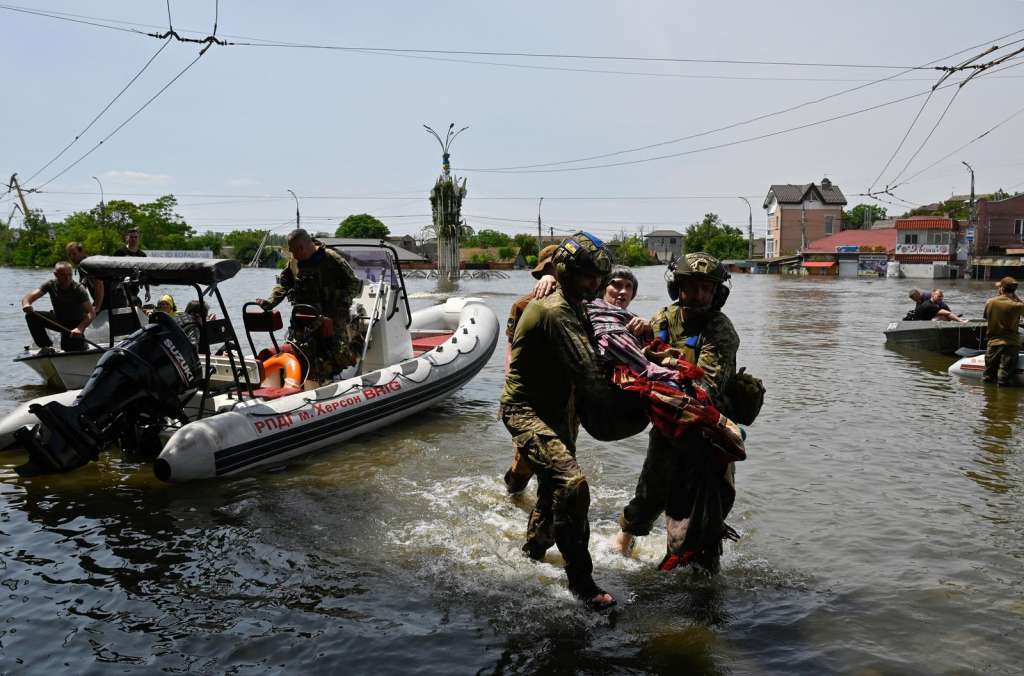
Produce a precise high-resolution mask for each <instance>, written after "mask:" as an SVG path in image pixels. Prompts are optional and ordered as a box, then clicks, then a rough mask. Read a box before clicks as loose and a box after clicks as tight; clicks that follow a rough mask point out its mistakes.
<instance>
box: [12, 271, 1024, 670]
mask: <svg viewBox="0 0 1024 676" xmlns="http://www.w3.org/2000/svg"><path fill="white" fill-rule="evenodd" d="M662 271H663V268H660V267H659V268H644V269H640V270H638V277H639V280H640V295H639V297H638V299H637V300H636V301H635V302H634V304H633V306H632V307H631V309H632V310H634V311H636V312H638V313H639V314H641V315H643V316H650V315H651V314H652V313H653V312H654V310H656V309H657V308H658V307H661V306H662V305H665V304H666V303H667V302H668V299H667V295H666V293H665V287H664V283H663V281H662V277H661V275H662ZM274 274H275V271H270V270H248V269H246V270H243V271H242V273H240V274H239V275H238V277H236V278H235V279H233V280H230V281H229V282H227V283H225V284H223V285H222V286H221V289H222V291H223V293H224V294H225V297H226V299H227V300H228V302H229V303H230V304H232V310H233V311H235V313H236V314H237V308H238V307H240V304H241V302H243V301H245V300H250V299H252V298H254V297H255V296H258V295H265V294H266V293H267V292H269V289H270V287H271V286H272V284H273V277H274ZM48 275H49V273H48V272H47V271H46V270H13V269H0V283H2V285H3V287H4V288H7V289H9V290H10V292H11V293H10V296H11V297H10V298H9V300H8V302H7V303H5V304H4V306H3V308H2V314H0V358H2V359H4V360H7V362H6V363H7V368H5V369H4V374H5V380H6V384H5V385H4V386H3V387H2V388H0V413H6V412H8V411H10V410H11V409H13V408H14V407H15V406H16V405H17V404H18V403H20V402H23V401H25V400H28V399H31V398H33V397H36V396H40V395H42V394H44V392H45V391H44V390H43V389H42V388H41V387H40V386H39V384H38V381H37V376H36V375H35V374H34V373H33V372H31V371H30V370H29V369H28V368H27V367H22V366H20V365H13V364H11V363H10V361H9V360H10V358H12V357H13V356H14V355H15V354H16V353H17V352H19V351H20V350H21V348H22V346H23V345H25V344H27V343H28V342H30V341H29V337H28V333H27V330H26V329H25V325H24V320H23V318H22V312H21V310H20V308H19V303H18V301H19V300H20V297H21V295H22V294H24V293H25V292H26V291H28V290H29V289H30V288H34V286H36V285H37V284H38V283H40V282H42V281H43V280H45V279H46V278H47V277H48ZM511 275H512V276H511V279H508V280H494V281H468V282H463V283H462V284H461V288H460V291H459V294H460V295H478V296H482V297H483V298H485V299H486V301H487V303H488V305H489V306H490V307H491V308H492V309H493V310H494V311H495V313H496V314H497V315H498V317H499V320H500V321H501V322H502V326H504V320H505V317H506V316H507V313H508V309H509V306H510V305H511V303H512V301H513V300H514V299H515V297H516V296H517V295H519V294H520V293H522V292H523V291H525V290H526V289H527V288H528V287H529V286H530V285H531V284H532V281H533V280H532V278H530V277H529V276H528V273H526V272H514V273H511ZM922 282H928V280H870V281H869V280H861V279H843V280H839V279H834V278H830V279H824V278H780V277H777V276H747V275H738V276H736V277H734V280H733V290H732V295H731V297H730V299H729V301H728V303H727V304H726V306H725V312H726V314H728V315H729V316H730V318H731V319H732V321H733V323H734V324H735V326H736V329H737V331H738V333H739V335H740V338H741V341H742V346H741V349H740V355H739V364H740V365H741V366H747V367H748V370H750V371H751V372H752V373H753V374H755V375H757V376H758V377H760V378H762V379H763V380H764V382H765V385H766V386H767V389H768V392H767V398H766V403H765V406H764V409H763V410H762V412H761V416H760V418H759V419H758V420H757V422H756V423H755V424H754V425H753V426H752V427H751V428H750V429H749V438H748V440H747V452H748V460H747V461H746V462H743V463H739V464H738V465H737V487H738V495H737V502H736V507H735V509H734V510H733V513H732V515H731V516H730V518H729V523H730V524H731V525H732V526H734V527H735V528H736V529H737V530H738V531H740V533H741V534H742V537H741V539H740V540H739V542H737V543H729V544H727V547H726V555H725V557H724V560H723V570H722V574H721V575H720V576H718V577H717V578H715V579H713V580H710V581H708V580H703V579H698V578H694V577H692V576H691V575H690V574H689V573H688V572H686V571H683V572H673V573H668V574H666V573H658V572H657V571H656V570H655V566H656V564H657V563H658V561H660V559H661V557H662V555H663V552H664V546H665V532H664V524H663V523H660V524H659V526H658V528H657V529H656V530H655V532H654V533H653V534H652V535H651V536H650V537H647V538H643V539H642V540H641V542H640V544H639V546H638V548H637V551H636V554H635V555H634V557H633V558H632V559H623V558H622V557H620V556H618V555H615V554H613V553H612V552H610V551H609V548H608V546H607V544H606V540H607V539H608V537H610V536H611V535H612V534H614V533H615V532H616V530H617V518H618V514H619V512H620V511H621V509H622V507H623V506H624V505H625V503H626V501H627V500H628V499H629V497H630V495H631V494H632V490H633V487H634V485H635V482H636V478H637V476H638V474H639V471H640V467H641V465H642V462H643V459H644V451H645V448H646V434H642V435H639V436H637V437H634V438H631V439H627V440H625V441H622V442H616V443H599V442H596V441H593V440H592V439H590V438H589V437H588V436H587V435H585V434H584V435H582V438H581V440H580V443H579V459H580V462H581V464H582V466H583V468H584V470H585V471H586V473H587V474H588V476H589V477H590V480H591V486H592V492H593V503H592V506H591V527H592V538H591V550H592V552H593V553H594V560H595V577H596V579H597V580H598V582H599V583H600V584H601V585H602V586H604V587H606V588H607V589H608V590H609V591H611V592H612V593H614V594H615V595H616V596H617V597H618V599H619V606H618V608H617V609H615V610H614V611H612V612H611V613H606V614H597V613H592V612H590V611H587V610H585V609H584V608H583V607H582V606H581V605H579V604H577V603H576V602H574V601H573V600H572V598H571V597H570V595H569V593H568V592H567V591H566V588H565V580H564V575H563V573H562V571H561V565H562V562H561V557H560V556H559V555H558V554H557V551H556V550H554V549H552V551H551V552H550V553H549V554H548V558H547V560H546V561H545V562H544V563H540V564H538V563H534V562H531V561H530V560H528V559H527V558H525V557H524V556H523V555H522V554H521V553H520V551H519V546H520V545H521V543H522V540H523V535H524V531H525V526H526V519H527V511H528V509H529V507H530V506H531V503H532V494H533V493H534V488H533V486H534V485H535V484H531V487H530V489H528V491H527V492H526V494H525V495H526V496H527V497H525V498H522V499H520V500H518V501H516V500H511V499H509V498H508V497H507V496H506V494H505V488H504V484H503V482H502V480H501V475H502V473H503V472H504V470H505V468H506V467H507V465H508V463H509V461H510V459H511V444H510V441H509V437H508V434H507V432H506V431H505V429H504V427H503V426H502V425H501V423H500V422H498V421H497V419H496V413H497V402H498V397H499V394H500V390H501V385H502V375H503V374H502V367H503V361H504V356H505V355H504V342H503V341H502V342H500V343H499V347H498V349H497V350H496V351H495V353H494V355H493V357H492V358H491V360H490V363H489V364H488V366H487V367H486V368H485V369H484V370H483V371H482V372H481V373H480V374H479V375H478V376H477V377H476V378H475V379H473V380H472V381H471V382H470V383H469V384H468V385H466V386H465V387H464V388H463V389H462V390H460V391H459V392H457V393H456V394H455V395H454V396H453V397H451V398H450V399H449V400H448V401H447V402H445V403H444V404H442V405H440V406H438V407H436V408H433V409H430V410H429V411H427V412H425V413H423V414H420V415H416V416H414V417H413V418H411V419H408V420H406V421H405V422H403V423H402V424H401V425H400V426H399V427H397V428H395V429H392V430H387V431H382V432H378V433H373V434H370V435H367V436H363V437H359V438H357V439H355V440H353V441H351V442H348V443H345V444H343V445H341V446H339V447H338V448H335V449H331V450H327V451H324V452H320V453H316V454H313V455H311V456H308V457H306V458H305V459H302V460H299V461H296V462H292V463H290V464H288V465H287V466H285V467H282V468H280V469H277V470H275V471H271V472H256V473H252V474H248V475H243V476H242V477H239V478H230V479H223V480H212V481H204V482H198V483H193V484H186V485H168V484H162V483H160V482H159V481H157V480H156V479H155V478H153V476H152V472H151V470H150V468H149V466H148V465H139V464H134V463H127V462H124V461H122V460H121V459H120V458H119V457H117V456H116V455H107V456H106V457H104V458H103V459H102V461H101V462H100V463H95V464H92V465H90V466H88V467H85V468H83V469H81V470H79V471H77V472H75V473H72V474H68V475H59V476H47V477H39V478H34V479H31V480H26V479H20V478H19V477H18V476H17V475H16V474H15V472H14V469H13V468H14V466H15V465H17V464H20V463H21V462H22V461H23V458H24V456H23V454H22V453H21V452H20V451H5V452H2V453H0V493H2V495H0V584H2V585H3V589H0V591H2V592H3V595H4V597H3V598H4V604H3V608H4V613H3V617H2V619H0V672H4V673H7V672H25V671H27V670H31V671H32V672H34V673H75V674H78V673H91V672H99V671H106V670H118V671H131V670H137V671H139V672H147V673H152V672H156V671H157V670H165V671H185V670H188V671H195V672H200V673H276V672H282V671H289V672H303V673H399V672H400V673H403V674H414V673H424V674H426V673H445V674H463V673H478V672H479V673H537V672H558V673H573V672H578V673H650V672H655V673H657V672H669V671H671V672H673V673H730V674H766V673H778V674H794V673H799V674H823V673H882V674H897V673H898V674H938V673H998V674H1003V673H1013V672H1017V673H1019V669H1020V665H1021V664H1022V663H1024V647H1022V645H1024V640H1022V628H1024V507H1022V504H1024V489H1022V482H1021V480H1022V477H1024V437H1022V435H1021V433H1020V430H1019V427H1020V420H1021V406H1022V401H1024V391H1017V390H1002V389H997V388H995V387H993V386H982V385H981V384H980V382H976V381H975V382H960V381H956V380H954V379H953V378H951V377H950V376H948V375H947V374H946V371H945V369H946V368H947V367H948V366H949V365H950V364H951V363H952V362H953V361H954V360H955V358H954V357H943V356H940V355H931V354H927V353H914V352H896V351H893V350H889V349H887V348H886V347H885V339H884V336H883V335H882V331H883V329H884V328H885V326H886V324H887V323H888V322H889V321H891V320H895V319H899V318H901V317H902V316H903V314H904V313H905V312H906V311H907V310H908V309H909V307H910V302H909V300H908V299H907V297H906V296H907V292H908V291H909V290H910V289H911V288H912V287H913V286H915V283H917V285H918V286H924V284H923V283H922ZM435 285H436V282H434V281H431V280H409V282H408V286H409V290H410V292H411V295H412V301H411V302H412V306H413V309H414V310H415V309H417V308H419V307H423V306H426V305H430V304H433V303H436V302H439V301H440V300H442V299H443V297H444V296H443V295H441V294H438V293H436V292H435V291H434V289H435ZM944 288H945V289H946V301H947V302H948V303H949V304H950V306H951V307H952V308H953V311H954V312H957V313H959V314H961V315H965V316H967V317H970V318H979V317H980V315H981V309H982V306H983V303H984V300H985V299H986V298H988V297H989V296H991V295H992V291H993V289H992V287H991V284H990V283H988V282H964V281H960V282H950V283H948V284H947V285H945V287H944ZM176 299H177V301H178V305H179V306H182V305H184V303H185V302H187V300H188V298H187V297H185V296H184V295H182V296H180V297H178V296H176ZM236 319H237V317H236ZM243 340H244V339H243ZM1013 665H1017V666H1016V667H1015V666H1013Z"/></svg>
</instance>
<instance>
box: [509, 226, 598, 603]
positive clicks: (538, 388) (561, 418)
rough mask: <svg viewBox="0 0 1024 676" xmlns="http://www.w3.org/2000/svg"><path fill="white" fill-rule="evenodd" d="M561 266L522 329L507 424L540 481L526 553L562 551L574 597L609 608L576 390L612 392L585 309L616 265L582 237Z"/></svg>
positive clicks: (566, 245)
mask: <svg viewBox="0 0 1024 676" xmlns="http://www.w3.org/2000/svg"><path fill="white" fill-rule="evenodd" d="M554 262H555V270H556V277H557V280H558V287H559V288H558V289H557V290H556V291H555V292H554V293H553V294H551V295H550V296H547V297H546V298H543V299H541V300H536V301H534V302H532V303H530V304H529V305H528V306H527V307H526V310H525V312H523V316H522V317H521V318H520V320H519V322H518V324H517V326H516V331H515V336H514V338H513V340H512V358H511V362H510V365H509V370H508V374H507V375H506V377H505V389H504V392H503V393H502V395H501V419H502V421H503V422H504V423H505V427H506V428H507V429H508V431H509V433H510V434H511V435H512V439H513V442H514V443H515V445H516V448H517V449H518V450H519V453H520V456H521V458H522V459H523V460H525V462H526V463H527V464H528V466H529V468H530V469H531V470H532V471H533V472H534V473H535V474H536V476H537V504H536V506H535V507H534V509H533V512H532V513H531V514H530V520H529V524H528V526H527V538H526V544H525V545H524V546H523V551H524V552H526V554H527V555H528V556H529V557H530V558H532V559H535V560H541V559H543V558H544V554H545V552H546V551H547V550H548V549H549V548H550V547H551V545H552V544H554V545H557V547H558V550H559V551H560V552H561V553H562V556H563V558H564V559H565V572H566V577H567V578H568V583H569V589H570V591H572V592H573V594H575V595H576V596H577V597H578V598H580V599H581V600H583V601H585V602H586V603H587V604H588V605H590V606H591V607H596V608H602V607H607V606H610V605H612V604H614V603H615V599H614V598H613V597H612V596H611V594H608V593H606V592H604V591H603V590H602V589H601V588H600V587H598V586H597V584H596V583H595V582H594V578H593V575H592V572H593V562H592V561H591V558H590V552H589V551H588V544H589V540H590V524H589V522H588V520H587V519H588V511H589V509H590V487H589V485H588V484H587V478H586V477H585V476H584V474H583V470H582V469H581V468H580V466H579V464H578V463H577V462H576V433H575V426H574V424H573V415H572V410H573V406H572V401H573V397H574V394H575V393H576V391H577V390H586V391H587V393H588V394H589V395H590V396H596V397H601V396H602V394H603V393H604V392H606V391H607V392H608V394H609V395H611V390H612V389H613V386H612V385H611V384H610V383H609V381H608V379H607V377H606V376H605V374H604V373H603V372H602V370H601V368H600V366H599V362H598V357H597V354H596V352H595V350H594V345H593V342H592V340H593V338H592V335H591V333H592V332H591V330H590V322H589V320H588V319H587V313H586V310H585V308H584V302H585V301H587V300H592V299H593V298H594V297H595V296H596V295H597V292H598V289H599V288H600V285H601V283H602V281H603V277H604V275H606V274H607V273H608V271H609V270H610V269H611V260H610V258H609V256H608V253H607V251H606V250H605V248H604V245H603V244H602V243H601V241H600V240H598V239H597V238H595V237H593V236H592V235H589V234H587V233H583V232H580V233H576V234H575V235H573V236H572V237H571V238H569V239H567V240H565V241H564V242H562V244H561V245H559V247H558V251H557V252H556V253H555V256H554Z"/></svg>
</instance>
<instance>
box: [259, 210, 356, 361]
mask: <svg viewBox="0 0 1024 676" xmlns="http://www.w3.org/2000/svg"><path fill="white" fill-rule="evenodd" d="M288 250H289V251H290V252H291V254H292V258H291V261H290V262H289V263H288V267H287V268H285V269H284V270H283V271H282V272H281V275H280V276H279V277H278V279H277V286H275V287H274V290H273V291H271V293H270V298H268V299H267V300H263V299H258V300H257V301H256V302H257V303H259V304H260V307H262V308H263V309H264V310H270V309H272V308H274V307H275V306H277V304H278V303H280V302H281V301H282V300H284V299H285V298H287V299H288V300H289V302H291V304H292V305H310V306H312V307H314V308H315V309H316V311H317V312H318V313H319V314H320V315H321V316H322V317H323V318H324V319H318V320H316V321H314V322H312V323H310V324H308V325H306V326H301V327H298V326H294V325H293V326H292V327H291V328H290V329H289V332H288V338H289V340H291V341H292V342H294V343H295V344H296V345H298V347H299V349H301V350H302V352H303V353H304V354H305V355H306V357H307V358H308V359H309V373H308V377H309V378H310V379H312V380H317V381H325V380H330V379H331V378H332V377H334V376H335V375H337V374H338V373H340V372H341V370H342V369H343V368H345V367H347V366H351V365H352V364H355V363H356V361H357V359H358V357H357V355H356V354H355V353H354V351H353V349H352V346H351V336H350V333H349V331H350V318H349V309H350V307H351V305H352V297H353V296H355V295H357V294H358V293H359V291H360V289H361V288H362V282H360V280H359V278H357V277H356V275H355V273H354V272H353V271H352V268H351V267H350V266H349V264H348V263H347V262H346V261H345V259H344V258H342V257H341V256H340V255H339V254H338V253H337V252H336V251H334V250H332V249H328V248H327V247H325V246H324V245H323V244H321V243H320V242H319V241H317V240H315V239H313V238H312V237H310V235H309V233H308V232H306V231H305V230H302V229H298V230H293V231H292V232H291V233H289V234H288ZM324 321H328V322H331V324H332V326H330V327H326V328H327V330H326V331H325V330H324V329H325V327H324V326H323V322H324ZM331 329H333V332H332V331H331ZM328 334H329V335H328Z"/></svg>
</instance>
